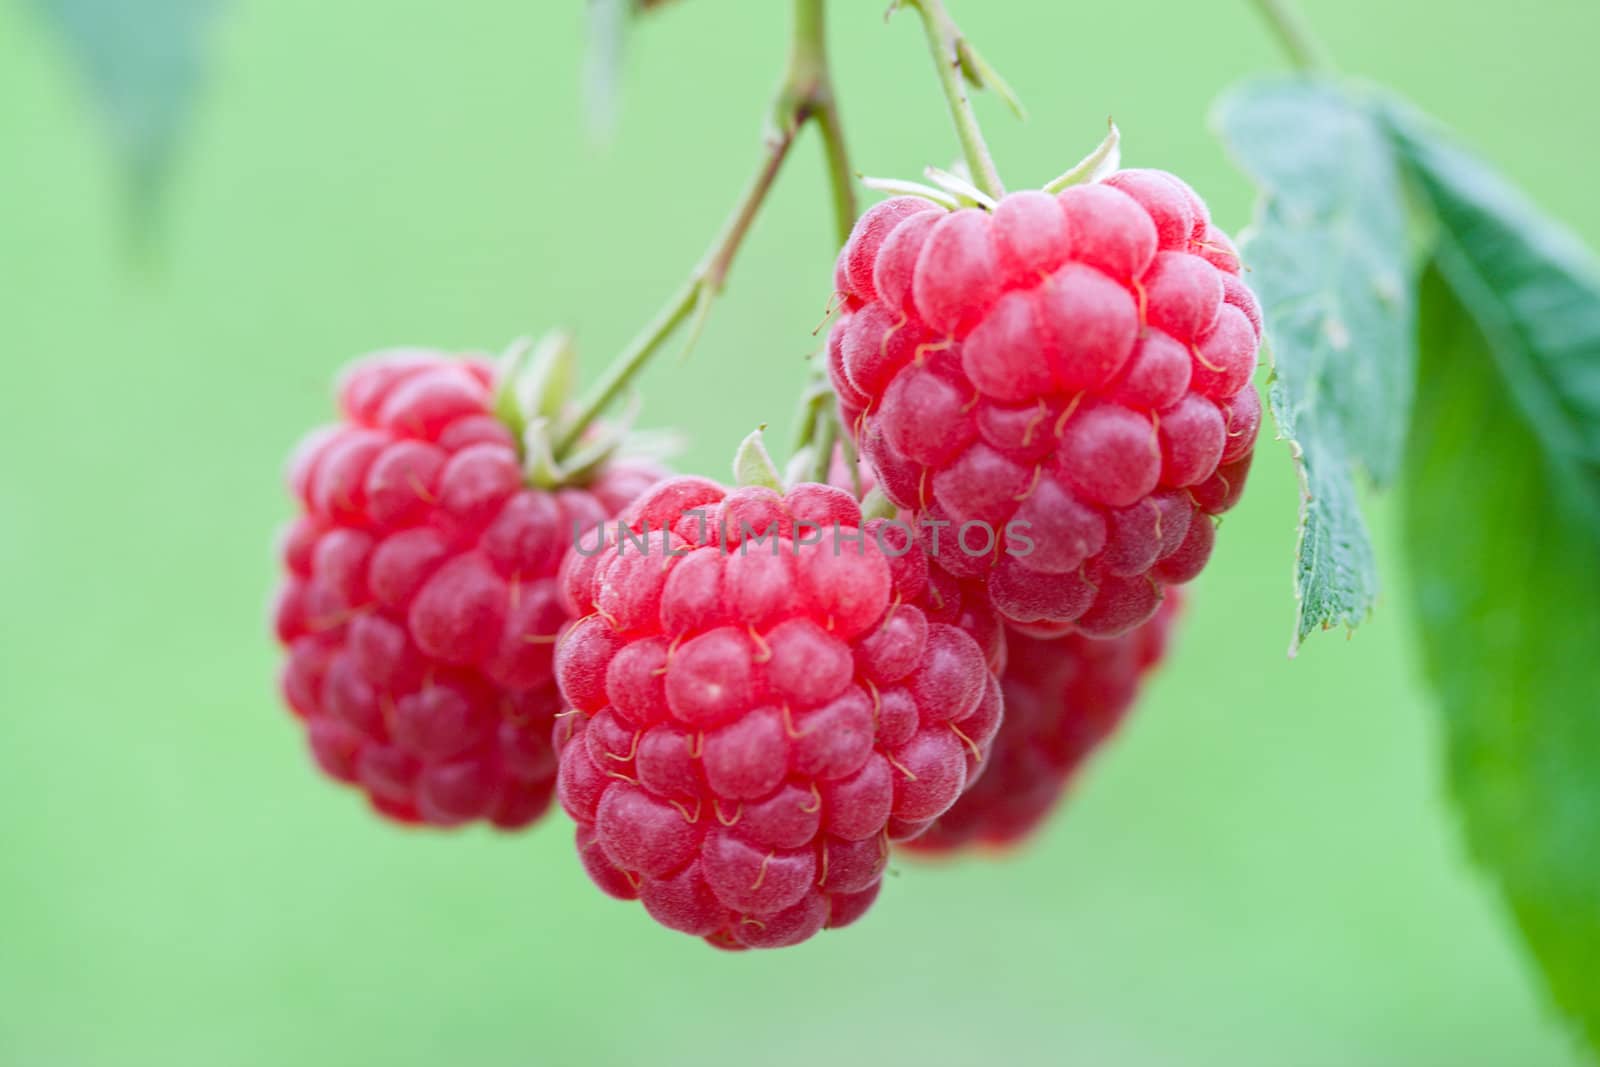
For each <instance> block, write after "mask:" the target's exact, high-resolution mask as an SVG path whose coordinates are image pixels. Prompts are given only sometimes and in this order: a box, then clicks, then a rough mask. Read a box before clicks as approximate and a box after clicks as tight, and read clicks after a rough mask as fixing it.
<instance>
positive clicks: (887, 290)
mask: <svg viewBox="0 0 1600 1067" xmlns="http://www.w3.org/2000/svg"><path fill="white" fill-rule="evenodd" d="M1238 271H1239V261H1238V258H1237V256H1236V255H1235V253H1234V251H1233V247H1232V245H1231V244H1230V243H1229V241H1228V239H1227V238H1226V237H1225V236H1224V235H1223V234H1222V233H1221V232H1220V231H1218V230H1217V228H1216V227H1214V226H1213V225H1212V224H1211V222H1210V219H1209V217H1208V215H1207V213H1206V208H1205V205H1204V204H1203V203H1202V202H1201V201H1200V199H1199V197H1197V196H1196V195H1195V194H1194V192H1193V191H1192V190H1191V189H1189V187H1188V186H1187V185H1185V184H1183V182H1181V181H1179V180H1178V179H1177V178H1175V177H1173V176H1172V175H1169V174H1164V173H1162V172H1159V171H1149V170H1126V171H1120V172H1117V173H1115V174H1113V175H1112V176H1111V177H1109V178H1107V179H1106V180H1105V181H1103V182H1096V183H1093V184H1087V185H1079V186H1074V187H1072V188H1069V189H1067V190H1066V191H1065V192H1063V193H1061V194H1060V195H1058V196H1052V195H1049V194H1047V193H1044V192H1040V191H1029V192H1019V193H1015V194H1012V195H1010V196H1007V197H1006V198H1005V199H1003V200H1002V201H1000V203H999V205H998V207H996V208H995V210H994V211H993V212H986V211H983V210H981V209H978V208H968V209H964V210H960V211H953V212H952V211H946V210H944V209H943V208H940V207H937V206H935V205H933V204H930V203H929V202H927V201H924V200H920V199H916V198H914V197H900V198H896V199H892V200H888V201H885V202H884V203H881V204H879V205H877V206H876V207H874V208H873V209H872V210H870V211H868V212H867V213H866V214H865V215H864V216H862V218H861V220H860V221H859V222H858V223H857V224H856V228H855V232H854V233H853V234H852V235H851V237H850V240H849V242H848V243H847V244H846V245H845V247H844V249H843V251H841V253H840V255H839V261H838V265H837V268H836V271H835V286H836V287H837V289H838V290H839V292H840V294H841V295H842V297H843V304H842V313H841V314H840V316H839V318H838V320H837V321H836V322H835V324H834V327H833V330H832V333H831V335H830V337H829V350H828V360H829V369H830V374H831V378H832V381H833V385H834V388H835V391H836V392H837V393H838V396H839V401H840V407H841V410H842V413H843V416H844V421H845V422H846V423H847V424H848V425H849V426H850V427H851V428H852V432H853V433H854V434H855V435H856V436H857V438H858V440H859V442H860V445H861V449H862V452H863V453H864V455H865V456H866V457H867V459H868V460H869V461H870V462H871V464H872V466H873V468H874V469H875V471H876V473H877V477H878V481H879V484H880V485H881V486H882V487H883V490H884V492H885V493H886V494H887V495H888V497H889V498H890V499H891V500H893V501H894V502H895V503H896V504H898V505H899V506H900V507H903V508H908V509H911V510H913V511H915V512H916V514H917V516H918V518H919V519H921V520H926V521H930V522H939V523H943V522H949V523H950V524H951V527H950V529H949V535H950V540H949V542H947V545H942V546H940V548H941V551H940V552H939V559H940V562H941V563H942V564H943V565H944V566H945V567H946V568H947V569H949V570H951V571H954V572H957V573H960V574H964V575H969V576H977V577H985V578H986V579H987V583H988V588H989V595H990V598H991V600H992V601H993V603H994V606H995V608H996V609H997V610H998V611H999V612H1000V613H1001V615H1003V616H1005V617H1006V618H1007V619H1008V620H1011V621H1014V622H1019V623H1030V624H1031V623H1069V622H1070V623H1073V624H1075V626H1076V629H1077V630H1078V631H1080V632H1082V633H1086V634H1089V635H1091V636H1095V637H1109V636H1113V635H1115V634H1119V633H1123V632H1126V631H1127V630H1129V629H1131V628H1132V627H1134V626H1137V625H1138V624H1139V623H1141V622H1143V621H1144V620H1145V619H1148V618H1149V617H1150V616H1151V615H1152V613H1154V611H1155V610H1156V605H1157V603H1158V602H1159V601H1160V599H1161V596H1162V591H1163V589H1164V587H1165V586H1166V585H1168V584H1173V583H1179V582H1185V581H1188V580H1189V579H1191V578H1193V577H1194V576H1195V575H1196V574H1198V573H1199V572H1200V569H1201V567H1202V566H1203V565H1204V563H1205V561H1206V559H1207V557H1208V556H1209V555H1210V552H1211V545H1212V538H1213V536H1214V527H1213V524H1212V523H1211V522H1210V521H1208V519H1209V517H1210V516H1212V515H1216V514H1218V513H1220V512H1222V511H1224V510H1226V509H1227V508H1229V507H1231V506H1232V505H1233V504H1234V502H1235V501H1236V500H1237V499H1238V496H1239V493H1240V492H1241V491H1242V489H1243V487H1244V480H1245V475H1246V473H1247V472H1248V470H1249V466H1250V458H1251V452H1252V449H1253V447H1254V443H1255V438H1256V432H1257V430H1258V428H1259V426H1260V423H1261V402H1260V399H1259V398H1258V396H1257V395H1256V392H1255V390H1254V389H1253V388H1252V387H1251V385H1250V377H1251V374H1252V372H1253V370H1254V369H1255V363H1256V350H1257V348H1258V346H1259V341H1260V327H1261V319H1260V314H1259V311H1258V310H1257V306H1256V301H1255V298H1254V297H1253V296H1251V294H1250V291H1249V289H1247V288H1246V287H1245V285H1244V283H1243V282H1241V281H1240V279H1239V276H1238ZM965 523H976V524H982V526H984V527H987V529H989V530H992V531H995V532H996V534H997V535H998V536H996V537H995V538H994V543H993V545H992V548H991V549H990V550H989V551H987V552H985V551H984V548H985V547H986V538H985V537H983V536H980V535H979V534H977V533H974V534H973V537H972V546H971V547H972V548H973V549H974V551H975V552H976V554H975V555H969V554H968V552H967V550H966V549H965V548H963V547H962V546H961V545H958V544H957V543H955V541H954V535H955V534H956V533H957V532H958V531H959V530H960V528H961V527H962V525H963V524H965ZM1013 523H1016V524H1022V523H1026V524H1027V525H1026V526H1021V525H1018V526H1015V527H1012V526H1010V524H1013ZM1012 530H1017V531H1020V533H1021V534H1022V536H1020V537H1017V536H1013V535H1012ZM1028 542H1031V545H1030V544H1029V543H1028Z"/></svg>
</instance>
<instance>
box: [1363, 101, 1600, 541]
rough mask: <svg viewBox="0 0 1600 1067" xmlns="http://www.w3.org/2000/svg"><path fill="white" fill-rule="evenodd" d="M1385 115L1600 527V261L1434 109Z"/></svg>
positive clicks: (1458, 273) (1505, 368)
mask: <svg viewBox="0 0 1600 1067" xmlns="http://www.w3.org/2000/svg"><path fill="white" fill-rule="evenodd" d="M1384 113H1385V115H1386V117H1387V119H1388V122H1389V126H1390V128H1391V130H1392V131H1393V135H1394V139H1395V143H1396V145H1397V146H1398V148H1399V150H1400V152H1401V154H1402V157H1403V159H1404V160H1405V163H1406V166H1407V169H1408V171H1409V172H1410V173H1411V174H1412V176H1413V177H1414V178H1415V179H1416V187H1417V189H1418V190H1419V191H1420V192H1421V194H1422V196H1423V199H1424V200H1426V201H1427V203H1428V205H1429V207H1431V208H1432V210H1433V216H1434V219H1435V221H1436V223H1437V226H1438V233H1437V248H1436V251H1435V258H1436V261H1437V263H1438V266H1439V270H1440V272H1441V273H1442V274H1443V275H1444V276H1445V278H1446V279H1447V280H1448V281H1449V283H1450V286H1451V288H1452V289H1453V290H1454V291H1455V293H1456V295H1457V297H1458V298H1459V299H1460V301H1461V303H1462V304H1463V305H1464V306H1465V307H1467V308H1468V309H1469V311H1470V312H1471V314H1472V316H1473V319H1474V320H1475V321H1476V322H1477V324H1478V328H1479V329H1480V330H1482V331H1483V333H1484V336H1485V337H1486V338H1487V339H1488V341H1489V346H1490V352H1491V354H1492V355H1493V356H1494V359H1495V365H1496V367H1497V369H1498V372H1499V374H1500V376H1501V378H1502V380H1503V381H1504V384H1505V387H1506V389H1507V390H1508V392H1509V395H1510V397H1511V399H1512V400H1513V401H1514V402H1515V403H1516V404H1517V406H1518V407H1520V408H1521V409H1522V412H1523V414H1524V415H1525V417H1526V418H1527V420H1528V425H1529V426H1530V427H1531V428H1532V430H1533V432H1534V433H1535V434H1537V436H1538V438H1539V441H1540V443H1541V445H1542V447H1543V450H1544V452H1545V454H1546V456H1547V458H1548V459H1549V461H1550V462H1551V463H1553V464H1555V465H1556V466H1557V467H1558V468H1559V470H1560V472H1561V476H1562V478H1563V479H1564V480H1565V481H1566V482H1567V483H1568V484H1569V485H1570V486H1571V488H1572V490H1573V491H1575V492H1577V493H1578V494H1579V498H1580V501H1581V503H1582V505H1583V506H1584V508H1585V509H1586V510H1587V511H1588V513H1589V515H1590V517H1591V520H1592V521H1593V522H1594V523H1595V524H1596V525H1597V526H1600V264H1597V263H1596V260H1595V256H1594V254H1593V253H1592V252H1591V251H1590V250H1589V249H1588V248H1586V247H1585V246H1584V244H1583V242H1582V241H1580V240H1579V239H1578V238H1577V237H1576V236H1575V235H1574V234H1572V233H1571V232H1570V231H1569V230H1567V229H1566V227H1564V226H1562V225H1560V224H1559V223H1557V222H1555V221H1554V220H1553V219H1551V218H1549V217H1548V216H1546V215H1544V214H1543V213H1542V212H1540V211H1539V209H1538V208H1536V207H1534V206H1533V204H1531V203H1530V202H1529V201H1528V200H1527V198H1526V197H1524V196H1523V195H1522V194H1521V193H1520V192H1518V191H1517V189H1516V188H1515V187H1513V186H1512V185H1511V183H1510V182H1508V181H1506V180H1505V179H1504V178H1503V177H1501V175H1500V174H1498V173H1497V172H1496V171H1495V170H1494V169H1493V168H1492V167H1490V166H1489V165H1488V164H1486V163H1484V162H1483V161H1482V160H1480V159H1478V158H1477V157H1475V156H1473V155H1472V154H1471V153H1469V152H1466V151H1464V150H1463V149H1461V148H1460V147H1458V146H1457V145H1455V144H1454V143H1452V142H1451V141H1449V140H1448V139H1447V138H1446V137H1445V136H1444V135H1443V134H1442V133H1441V132H1440V131H1439V130H1438V129H1437V128H1436V127H1435V126H1434V125H1433V124H1432V123H1430V122H1429V121H1428V120H1427V119H1426V118H1424V117H1423V116H1421V115H1419V114H1417V113H1416V112H1414V111H1412V110H1411V109H1410V108H1408V107H1406V106H1404V105H1402V104H1397V103H1391V104H1389V105H1388V106H1387V107H1386V108H1385V112H1384Z"/></svg>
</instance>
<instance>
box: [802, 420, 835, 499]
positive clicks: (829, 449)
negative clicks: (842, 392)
mask: <svg viewBox="0 0 1600 1067" xmlns="http://www.w3.org/2000/svg"><path fill="white" fill-rule="evenodd" d="M812 425H813V429H812V432H811V440H810V442H809V444H810V445H811V447H812V448H813V449H815V451H814V452H813V453H812V454H811V471H810V475H809V477H810V478H811V480H812V481H814V482H820V483H821V484H823V485H826V484H828V475H829V474H831V473H833V450H834V447H835V446H836V445H837V444H838V443H839V406H838V405H837V404H834V403H825V404H823V406H822V409H821V410H820V411H818V412H817V417H816V419H815V420H814V421H813V424H812Z"/></svg>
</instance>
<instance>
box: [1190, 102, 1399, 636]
mask: <svg viewBox="0 0 1600 1067" xmlns="http://www.w3.org/2000/svg"><path fill="white" fill-rule="evenodd" d="M1216 121H1217V124H1218V126H1219V129H1220V132H1221V134H1222V137H1223V139H1224V140H1225V141H1226V143H1227V144H1228V147H1229V149H1230V151H1231V153H1232V155H1233V156H1234V158H1235V160H1236V161H1237V162H1238V164H1239V166H1240V167H1241V168H1243V169H1244V171H1245V172H1246V173H1248V174H1249V175H1250V177H1251V178H1252V179H1253V180H1254V181H1255V183H1256V184H1257V185H1258V186H1259V187H1260V191H1261V200H1260V203H1259V205H1258V208H1257V213H1256V219H1255V222H1254V223H1253V224H1252V226H1251V229H1250V231H1249V232H1248V233H1247V234H1246V235H1245V236H1244V240H1243V242H1242V243H1243V256H1244V260H1245V262H1246V263H1247V264H1248V265H1249V267H1250V273H1249V275H1248V276H1247V280H1248V281H1249V283H1250V285H1251V287H1252V288H1253V289H1254V290H1255V292H1256V294H1257V296H1259V297H1260V299H1261V305H1262V311H1263V314H1264V316H1265V319H1266V328H1267V340H1268V341H1269V343H1270V349H1271V351H1272V354H1273V377H1272V382H1271V393H1270V400H1271V405H1272V412H1273V415H1274V417H1275V418H1276V419H1277V423H1278V429H1279V432H1280V434H1281V435H1282V436H1284V437H1286V438H1288V439H1289V440H1290V441H1291V443H1292V446H1293V448H1294V451H1295V455H1296V458H1297V459H1298V461H1299V464H1300V476H1301V488H1302V503H1301V509H1300V545H1299V550H1298V559H1297V562H1296V577H1295V593H1296V596H1297V598H1298V600H1299V616H1298V618H1297V619H1296V624H1295V636H1294V640H1293V642H1292V643H1291V645H1290V652H1291V654H1292V653H1293V652H1294V650H1295V649H1296V648H1297V647H1298V645H1299V642H1300V641H1301V640H1302V639H1303V638H1305V636H1306V635H1307V634H1309V633H1311V632H1312V631H1313V630H1315V629H1316V628H1318V627H1321V628H1323V629H1328V628H1330V627H1332V626H1335V625H1340V624H1343V625H1345V626H1355V625H1357V624H1358V623H1360V622H1362V621H1363V620H1365V618H1366V617H1367V615H1368V614H1369V613H1370V612H1371V610H1372V607H1373V605H1374V603H1375V602H1376V600H1377V597H1378V575H1377V567H1376V564H1375V563H1374V560H1373V552H1372V543H1371V539H1370V538H1369V536H1368V534H1367V530H1366V526H1365V524H1364V523H1363V521H1362V518H1361V513H1360V509H1359V506H1358V504H1357V501H1356V486H1355V479H1354V476H1355V472H1356V471H1357V470H1358V469H1359V470H1362V471H1364V472H1365V473H1366V475H1367V476H1368V477H1369V478H1370V479H1371V480H1372V481H1373V482H1374V483H1375V484H1377V485H1380V486H1381V485H1384V484H1386V483H1388V482H1389V481H1390V480H1391V479H1392V478H1393V477H1394V476H1395V474H1396V473H1397V471H1398V469H1399V466H1400V459H1401V447H1402V444H1403V442H1404V439H1405V426H1406V420H1407V417H1408V412H1409V410H1410V406H1411V393H1412V385H1413V379H1414V364H1415V354H1414V352H1413V348H1412V327H1413V316H1414V309H1413V297H1412V289H1413V284H1412V270H1411V265H1410V262H1409V257H1408V255H1407V249H1408V244H1409V243H1408V231H1407V221H1406V212H1405V202H1404V188H1403V185H1402V182H1401V179H1400V174H1399V170H1398V168H1397V166H1396V163H1395V160H1394V155H1393V152H1392V150H1391V147H1390V145H1389V142H1388V140H1387V137H1386V133H1385V130H1384V128H1383V126H1382V124H1381V123H1380V122H1379V121H1378V120H1376V119H1375V118H1374V117H1373V115H1372V114H1371V111H1370V110H1369V108H1368V106H1367V104H1366V103H1365V102H1364V101H1363V100H1361V99H1359V98H1357V97H1355V96H1353V95H1351V94H1350V93H1349V92H1348V91H1347V90H1345V89H1344V88H1342V87H1340V86H1339V85H1337V84H1335V83H1331V82H1325V81H1319V80H1312V79H1306V78H1288V79H1272V80H1262V81H1256V82H1250V83H1247V84H1246V85H1244V86H1242V87H1240V88H1238V89H1236V90H1234V91H1232V92H1231V93H1229V94H1228V95H1227V96H1225V97H1224V98H1223V100H1222V101H1221V102H1220V103H1219V106H1218V109H1217V113H1216Z"/></svg>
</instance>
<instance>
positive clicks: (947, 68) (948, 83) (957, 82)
mask: <svg viewBox="0 0 1600 1067" xmlns="http://www.w3.org/2000/svg"><path fill="white" fill-rule="evenodd" d="M901 3H902V4H903V5H904V6H906V7H909V8H912V9H914V10H915V11H916V12H917V14H918V15H919V16H921V18H922V29H923V32H925V33H926V34H927V36H928V49H929V51H931V52H932V53H933V64H934V68H935V69H936V70H937V72H938V74H939V85H940V86H941V87H942V88H943V89H944V97H945V102H946V103H947V104H948V105H949V107H950V118H951V120H952V121H953V122H954V123H955V126H956V138H957V139H958V140H959V141H960V142H961V154H962V156H963V157H964V158H965V159H966V161H967V167H968V169H969V170H971V171H972V181H973V184H975V185H977V187H978V188H979V189H982V190H983V191H984V192H985V193H988V194H989V195H990V196H992V197H994V198H995V199H996V200H998V199H1000V197H1002V196H1004V195H1005V187H1004V186H1003V185H1002V184H1001V183H1000V172H999V171H997V170H996V169H995V166H994V158H993V157H992V156H990V155H989V146H988V144H987V143H986V142H985V141H984V139H983V130H982V129H981V128H980V127H979V126H978V116H977V114H976V113H974V112H973V110H972V100H971V99H970V98H969V97H968V96H967V86H966V82H965V80H964V76H963V74H962V62H961V53H962V49H963V48H965V47H966V44H965V38H964V37H962V35H961V30H960V28H959V27H957V26H956V24H955V22H954V20H952V19H951V18H950V13H949V12H948V11H946V10H945V8H944V0H901Z"/></svg>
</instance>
